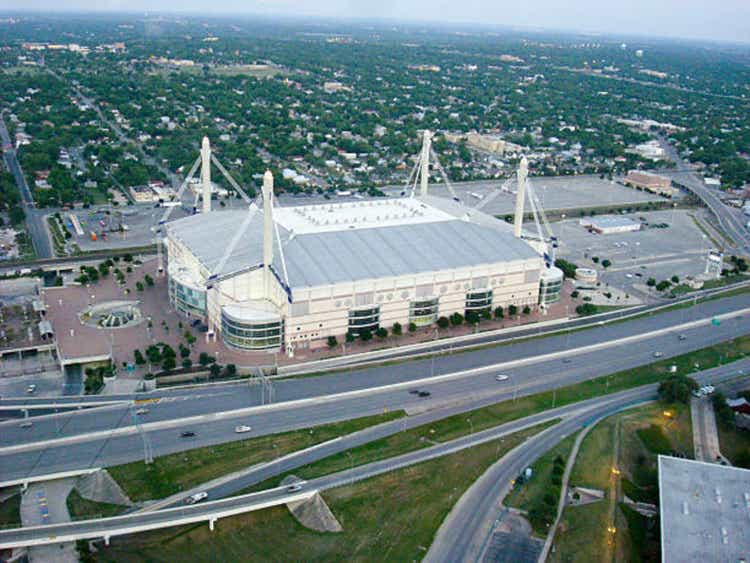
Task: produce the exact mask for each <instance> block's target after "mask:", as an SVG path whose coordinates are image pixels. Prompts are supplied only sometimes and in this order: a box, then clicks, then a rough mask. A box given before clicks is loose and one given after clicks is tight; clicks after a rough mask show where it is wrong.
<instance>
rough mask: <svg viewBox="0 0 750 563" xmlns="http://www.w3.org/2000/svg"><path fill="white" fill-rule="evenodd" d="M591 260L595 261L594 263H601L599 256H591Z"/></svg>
mask: <svg viewBox="0 0 750 563" xmlns="http://www.w3.org/2000/svg"><path fill="white" fill-rule="evenodd" d="M591 261H592V262H593V263H594V264H598V263H599V257H598V256H593V257H592V258H591Z"/></svg>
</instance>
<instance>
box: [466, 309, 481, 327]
mask: <svg viewBox="0 0 750 563" xmlns="http://www.w3.org/2000/svg"><path fill="white" fill-rule="evenodd" d="M479 319H480V317H479V313H477V312H476V311H466V323H467V324H470V325H476V324H479Z"/></svg>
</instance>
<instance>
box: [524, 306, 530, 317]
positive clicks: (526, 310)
mask: <svg viewBox="0 0 750 563" xmlns="http://www.w3.org/2000/svg"><path fill="white" fill-rule="evenodd" d="M523 314H524V315H529V314H531V307H529V306H528V305H526V307H524V308H523Z"/></svg>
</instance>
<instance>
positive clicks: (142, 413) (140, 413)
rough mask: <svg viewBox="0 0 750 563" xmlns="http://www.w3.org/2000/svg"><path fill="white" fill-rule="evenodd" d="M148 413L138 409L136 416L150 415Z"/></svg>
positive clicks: (145, 410) (146, 410)
mask: <svg viewBox="0 0 750 563" xmlns="http://www.w3.org/2000/svg"><path fill="white" fill-rule="evenodd" d="M148 412H149V411H148V409H138V410H137V411H135V414H137V415H139V416H140V415H144V414H148Z"/></svg>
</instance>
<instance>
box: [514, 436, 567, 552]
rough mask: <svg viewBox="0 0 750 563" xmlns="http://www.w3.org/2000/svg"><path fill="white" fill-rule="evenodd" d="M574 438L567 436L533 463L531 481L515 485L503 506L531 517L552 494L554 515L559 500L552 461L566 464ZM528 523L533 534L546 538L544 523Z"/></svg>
mask: <svg viewBox="0 0 750 563" xmlns="http://www.w3.org/2000/svg"><path fill="white" fill-rule="evenodd" d="M576 436H577V434H573V435H572V436H568V437H567V438H565V440H563V441H562V442H560V443H559V444H557V446H555V447H554V448H553V449H551V450H550V451H549V452H547V453H546V454H545V455H543V456H542V457H540V458H539V459H538V460H537V461H536V462H534V464H533V465H532V466H531V468H532V470H533V472H534V473H533V475H532V477H531V479H530V480H529V481H527V482H526V483H523V484H522V485H516V487H515V488H514V489H513V490H512V491H511V493H510V494H509V495H508V496H507V497H506V499H505V503H504V504H506V505H508V506H513V507H515V508H519V509H521V510H525V511H527V512H528V513H529V514H530V515H533V514H535V512H536V511H540V510H542V509H543V508H544V506H545V503H544V496H545V495H546V494H548V493H552V494H553V496H554V497H555V504H554V513H555V514H556V511H557V501H558V499H559V498H560V485H559V484H557V485H556V484H555V483H553V468H554V461H555V459H556V458H558V457H559V458H560V459H562V460H563V461H564V462H567V460H568V456H569V455H570V450H571V449H572V448H573V443H574V442H575V439H576ZM563 467H564V466H563ZM558 479H561V476H558ZM553 518H554V516H553ZM530 522H531V524H532V527H533V528H534V533H536V534H537V535H538V536H540V537H546V535H547V531H548V527H547V525H546V524H545V523H544V522H541V521H539V520H538V519H536V518H530Z"/></svg>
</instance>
